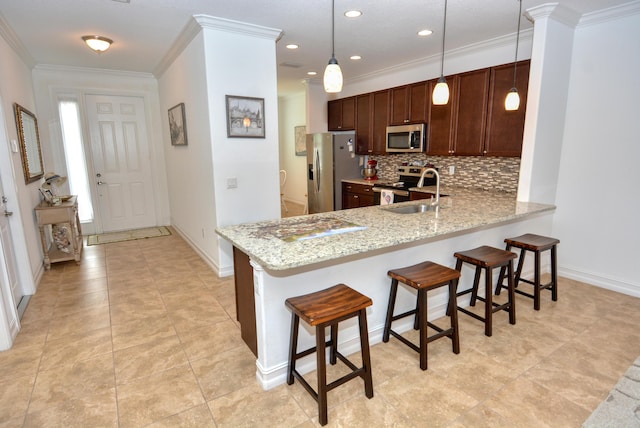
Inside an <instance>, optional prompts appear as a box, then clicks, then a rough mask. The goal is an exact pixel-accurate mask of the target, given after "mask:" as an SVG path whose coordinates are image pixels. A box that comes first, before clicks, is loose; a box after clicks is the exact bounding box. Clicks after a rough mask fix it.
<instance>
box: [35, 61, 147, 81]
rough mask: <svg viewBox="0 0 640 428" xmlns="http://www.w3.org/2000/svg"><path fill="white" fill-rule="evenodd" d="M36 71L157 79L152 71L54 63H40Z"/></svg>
mask: <svg viewBox="0 0 640 428" xmlns="http://www.w3.org/2000/svg"><path fill="white" fill-rule="evenodd" d="M33 70H34V71H49V72H63V73H84V74H100V75H103V76H104V75H110V76H114V77H128V78H130V77H135V78H139V79H155V76H154V75H153V74H151V73H146V72H141V71H123V70H111V69H106V68H90V67H73V66H68V65H53V64H38V65H36V66H35V67H33Z"/></svg>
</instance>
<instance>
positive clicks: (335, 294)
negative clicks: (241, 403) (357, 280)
mask: <svg viewBox="0 0 640 428" xmlns="http://www.w3.org/2000/svg"><path fill="white" fill-rule="evenodd" d="M285 305H286V306H287V307H288V308H289V309H291V341H290V347H289V367H288V369H287V383H288V384H289V385H292V384H293V381H294V377H295V378H296V379H298V380H299V381H300V383H301V384H302V386H304V388H305V389H306V390H307V392H309V394H311V396H312V397H313V398H314V399H315V400H316V401H317V402H318V413H319V415H320V424H321V425H326V424H327V392H329V391H331V390H332V389H333V388H335V387H337V386H340V385H342V384H343V383H345V382H347V381H349V380H351V379H353V378H355V377H357V376H360V377H361V378H362V379H363V380H364V390H365V395H366V396H367V398H371V397H373V381H372V378H371V357H370V354H369V332H368V329H367V307H369V306H371V305H372V302H371V299H370V298H369V297H367V296H365V295H362V294H360V293H358V292H357V291H355V290H353V289H352V288H349V287H347V286H346V285H344V284H338V285H335V286H333V287H330V288H327V289H325V290H321V291H317V292H315V293H310V294H305V295H303V296H297V297H290V298H288V299H287V300H286V301H285ZM356 316H357V317H358V323H359V325H360V350H361V353H362V367H360V368H358V367H356V366H355V365H354V364H353V363H352V362H351V361H349V360H348V359H347V358H346V357H345V356H344V355H342V354H341V353H340V352H338V323H339V322H341V321H344V320H346V319H349V318H352V317H356ZM300 318H302V319H303V320H304V321H305V322H306V323H307V324H309V325H310V326H315V327H316V346H314V347H313V348H309V349H307V350H305V351H302V352H298V351H297V347H298V327H299V325H300ZM327 326H331V335H330V339H329V340H328V341H325V327H327ZM327 346H328V347H329V362H330V363H331V364H332V365H334V364H336V360H337V359H340V361H342V362H343V363H344V364H346V365H347V367H349V368H350V369H351V370H352V371H351V372H350V373H348V374H346V375H344V376H342V377H341V378H339V379H337V380H335V381H333V382H331V383H330V384H328V385H327V362H326V347H327ZM314 352H315V353H316V358H317V373H318V389H317V392H316V391H315V390H314V389H313V387H312V386H311V385H309V383H308V382H307V381H306V380H305V379H304V378H303V377H302V375H301V374H300V373H298V371H297V370H296V360H298V359H299V358H302V357H305V356H307V355H309V354H312V353H314Z"/></svg>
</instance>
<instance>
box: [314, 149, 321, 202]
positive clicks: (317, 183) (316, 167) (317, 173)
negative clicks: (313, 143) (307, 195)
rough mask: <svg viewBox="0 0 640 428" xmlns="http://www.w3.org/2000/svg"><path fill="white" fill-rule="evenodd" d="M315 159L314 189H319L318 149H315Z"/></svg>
mask: <svg viewBox="0 0 640 428" xmlns="http://www.w3.org/2000/svg"><path fill="white" fill-rule="evenodd" d="M315 157H316V159H315V168H314V169H315V170H316V171H315V172H316V174H315V175H316V191H318V192H319V191H320V179H321V177H320V154H319V153H318V151H317V150H316V156H315Z"/></svg>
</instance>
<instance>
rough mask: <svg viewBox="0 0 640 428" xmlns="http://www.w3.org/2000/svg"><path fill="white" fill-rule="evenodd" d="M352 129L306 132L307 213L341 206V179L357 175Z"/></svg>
mask: <svg viewBox="0 0 640 428" xmlns="http://www.w3.org/2000/svg"><path fill="white" fill-rule="evenodd" d="M355 140H356V137H355V134H354V133H341V134H331V133H321V134H307V190H308V193H307V194H308V198H309V214H314V213H321V212H326V211H335V210H341V209H342V180H343V179H345V178H357V177H361V175H360V169H361V167H360V165H359V160H360V156H358V155H356V146H355Z"/></svg>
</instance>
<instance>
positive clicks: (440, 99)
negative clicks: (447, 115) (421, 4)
mask: <svg viewBox="0 0 640 428" xmlns="http://www.w3.org/2000/svg"><path fill="white" fill-rule="evenodd" d="M446 30H447V0H444V24H443V25H442V60H441V61H440V78H439V79H438V83H437V84H436V87H435V88H433V94H432V100H431V101H432V102H433V104H434V105H437V106H441V105H445V104H447V103H448V102H449V85H447V80H446V79H445V78H444V37H445V33H446Z"/></svg>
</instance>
